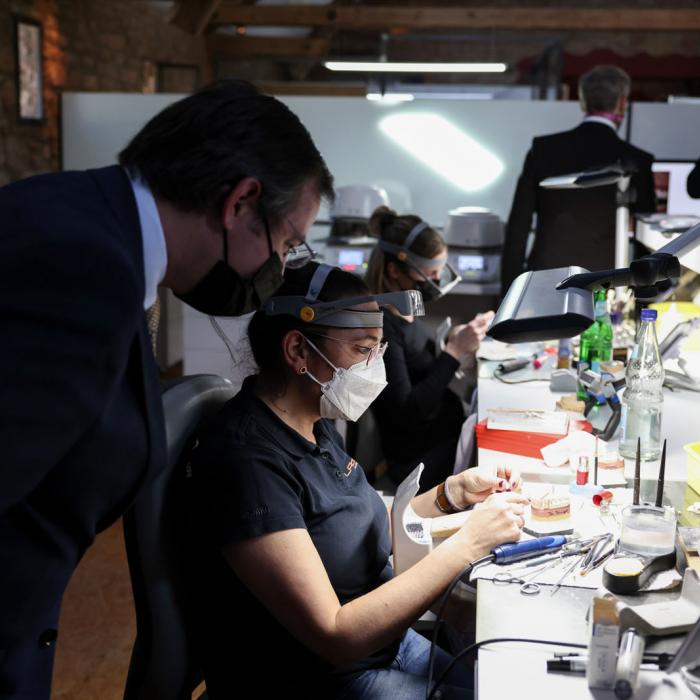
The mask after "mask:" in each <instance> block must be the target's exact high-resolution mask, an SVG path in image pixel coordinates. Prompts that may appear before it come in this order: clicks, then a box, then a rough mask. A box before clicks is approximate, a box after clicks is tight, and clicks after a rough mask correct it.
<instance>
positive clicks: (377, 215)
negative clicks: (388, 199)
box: [369, 205, 398, 238]
mask: <svg viewBox="0 0 700 700" xmlns="http://www.w3.org/2000/svg"><path fill="white" fill-rule="evenodd" d="M397 218H398V214H397V213H396V212H395V211H394V210H393V209H390V208H389V207H387V206H384V205H382V206H381V207H377V208H376V209H375V210H374V211H373V212H372V216H370V218H369V231H370V233H371V234H372V235H373V236H376V237H377V238H383V237H384V232H385V231H386V230H387V229H388V228H389V227H390V226H391V225H392V224H393V223H394V222H395V221H396V219H397Z"/></svg>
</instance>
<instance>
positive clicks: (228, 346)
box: [209, 316, 236, 366]
mask: <svg viewBox="0 0 700 700" xmlns="http://www.w3.org/2000/svg"><path fill="white" fill-rule="evenodd" d="M209 323H211V326H212V328H213V329H214V331H215V332H216V335H218V336H219V338H221V341H222V342H223V344H224V345H225V346H226V349H227V350H228V354H229V355H230V356H231V362H233V364H234V366H235V365H236V356H235V355H234V348H233V345H232V344H231V341H230V340H229V337H228V336H227V335H226V333H225V331H224V329H223V328H222V327H221V326H220V325H219V322H218V321H217V320H216V319H215V318H214V317H213V316H209Z"/></svg>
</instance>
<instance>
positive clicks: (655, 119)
mask: <svg viewBox="0 0 700 700" xmlns="http://www.w3.org/2000/svg"><path fill="white" fill-rule="evenodd" d="M630 142H631V143H633V144H634V145H635V146H639V148H643V149H644V150H645V151H649V152H650V153H653V154H654V157H655V158H656V160H697V158H698V157H700V105H696V104H664V103H658V102H638V103H636V104H634V105H632V129H631V133H630Z"/></svg>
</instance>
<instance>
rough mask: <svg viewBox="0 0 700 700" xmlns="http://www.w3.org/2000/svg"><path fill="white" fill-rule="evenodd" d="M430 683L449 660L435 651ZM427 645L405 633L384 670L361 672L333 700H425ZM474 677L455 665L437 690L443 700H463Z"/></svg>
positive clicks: (470, 692)
mask: <svg viewBox="0 0 700 700" xmlns="http://www.w3.org/2000/svg"><path fill="white" fill-rule="evenodd" d="M435 651H436V653H435V662H434V670H433V683H434V682H435V681H436V680H437V679H438V678H439V677H440V676H441V675H442V672H443V671H444V670H445V668H446V667H447V665H448V664H449V663H450V661H451V660H452V658H453V657H452V656H450V655H449V654H448V653H447V652H445V651H443V650H442V649H440V648H439V647H438V648H437V649H436V650H435ZM429 656H430V642H429V641H428V640H427V639H425V637H421V635H420V634H418V633H417V632H415V631H414V630H412V629H409V630H408V632H406V634H405V636H404V638H403V640H402V641H401V645H400V646H399V653H398V654H397V655H396V658H395V659H394V660H393V662H392V663H391V666H389V667H388V668H378V669H371V670H369V671H363V672H362V673H360V674H359V675H358V676H355V677H354V678H352V679H350V680H349V681H348V683H347V685H345V686H344V687H343V688H341V689H340V691H339V692H338V693H337V694H336V695H335V698H336V700H385V699H386V700H388V699H392V700H393V698H400V700H425V694H426V693H425V691H426V684H427V680H428V659H429ZM473 688H474V675H473V673H472V671H471V670H470V669H468V668H466V667H465V666H464V665H462V664H460V663H459V662H458V663H457V664H455V666H454V667H453V669H452V671H450V675H449V676H448V677H447V679H446V683H444V684H443V685H441V686H440V691H441V693H442V695H441V697H442V698H443V700H457V699H458V698H459V700H467V699H469V698H472V697H473Z"/></svg>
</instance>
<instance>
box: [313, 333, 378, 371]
mask: <svg viewBox="0 0 700 700" xmlns="http://www.w3.org/2000/svg"><path fill="white" fill-rule="evenodd" d="M306 332H307V333H308V334H309V335H313V336H315V337H316V338H325V339H326V340H333V341H334V342H336V343H343V344H344V345H352V346H353V348H355V350H357V352H359V353H360V354H361V355H366V357H367V364H370V363H371V362H372V361H373V360H376V359H379V358H380V357H383V356H384V353H385V352H386V346H387V345H388V344H389V341H388V340H380V341H379V342H378V343H377V344H376V345H372V346H368V345H359V344H358V343H353V341H352V340H341V339H340V338H333V337H331V336H330V335H323V333H316V332H315V331H306Z"/></svg>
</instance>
